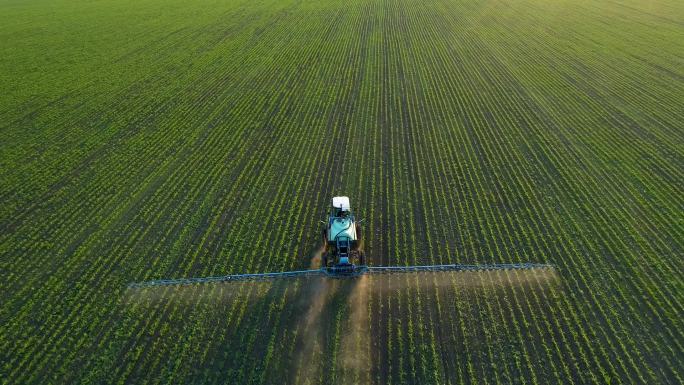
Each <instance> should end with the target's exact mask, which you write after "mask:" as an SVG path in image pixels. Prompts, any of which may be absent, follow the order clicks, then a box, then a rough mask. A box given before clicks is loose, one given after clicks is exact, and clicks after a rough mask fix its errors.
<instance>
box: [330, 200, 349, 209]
mask: <svg viewBox="0 0 684 385" xmlns="http://www.w3.org/2000/svg"><path fill="white" fill-rule="evenodd" d="M332 205H333V207H334V208H336V209H342V210H345V211H349V210H351V206H350V205H349V197H333V199H332Z"/></svg>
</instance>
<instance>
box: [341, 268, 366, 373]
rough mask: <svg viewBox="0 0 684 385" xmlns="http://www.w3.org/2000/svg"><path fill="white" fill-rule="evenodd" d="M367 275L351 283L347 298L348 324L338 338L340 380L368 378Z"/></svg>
mask: <svg viewBox="0 0 684 385" xmlns="http://www.w3.org/2000/svg"><path fill="white" fill-rule="evenodd" d="M370 282H371V277H370V276H368V275H362V276H361V277H359V278H357V279H355V280H354V281H353V283H352V285H353V286H352V288H351V292H350V294H349V298H348V301H347V303H348V305H349V311H350V313H349V314H350V315H349V319H348V320H347V323H348V328H345V334H344V335H343V336H342V338H341V346H340V356H341V363H342V371H343V372H342V375H341V378H342V383H348V384H363V383H369V382H370V370H371V354H370V343H371V336H370V325H369V311H368V295H369V294H370V290H371V289H370V285H371V284H370Z"/></svg>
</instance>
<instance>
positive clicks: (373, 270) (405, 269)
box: [128, 263, 554, 288]
mask: <svg viewBox="0 0 684 385" xmlns="http://www.w3.org/2000/svg"><path fill="white" fill-rule="evenodd" d="M552 268H554V267H553V265H549V264H543V263H500V264H486V265H464V264H454V265H423V266H376V267H368V266H355V267H354V270H353V271H352V272H351V273H349V272H345V273H344V274H342V273H338V272H337V271H336V270H335V268H321V269H317V270H295V271H284V272H279V273H258V274H232V275H223V276H216V277H204V278H180V279H162V280H156V281H147V282H136V283H131V284H130V285H128V287H129V288H146V287H154V286H177V285H193V284H202V283H213V282H239V281H267V280H276V279H282V278H301V277H329V278H353V277H358V276H360V275H364V274H394V273H419V272H440V271H488V270H529V269H552Z"/></svg>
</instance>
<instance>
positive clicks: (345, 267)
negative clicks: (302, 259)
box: [322, 196, 366, 275]
mask: <svg viewBox="0 0 684 385" xmlns="http://www.w3.org/2000/svg"><path fill="white" fill-rule="evenodd" d="M322 222H323V223H324V224H325V227H324V228H323V242H324V244H325V251H324V253H323V257H322V268H324V269H326V270H327V271H328V272H330V273H335V274H341V275H345V274H354V273H355V272H358V271H359V270H361V269H363V268H365V267H366V261H365V258H364V255H363V251H361V250H360V240H361V237H360V235H361V226H359V223H360V221H357V220H356V218H355V217H354V214H353V213H352V211H351V206H350V204H349V197H346V196H337V197H333V199H332V209H331V211H330V215H329V216H328V220H327V221H322Z"/></svg>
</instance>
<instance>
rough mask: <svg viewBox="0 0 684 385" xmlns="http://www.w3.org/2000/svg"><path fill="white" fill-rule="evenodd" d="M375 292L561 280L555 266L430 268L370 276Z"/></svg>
mask: <svg viewBox="0 0 684 385" xmlns="http://www.w3.org/2000/svg"><path fill="white" fill-rule="evenodd" d="M370 278H371V279H372V282H373V292H374V293H383V294H389V293H391V292H398V291H400V290H402V289H406V288H409V289H437V290H450V289H454V288H459V289H461V290H468V289H475V290H476V289H482V288H485V287H487V288H492V287H493V288H506V287H527V286H529V287H537V286H542V287H543V286H549V285H552V284H555V283H556V282H558V273H557V272H556V270H555V269H550V268H540V269H526V270H484V271H430V272H416V273H405V274H387V275H383V274H378V275H372V276H370Z"/></svg>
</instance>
